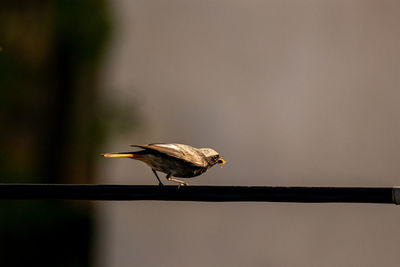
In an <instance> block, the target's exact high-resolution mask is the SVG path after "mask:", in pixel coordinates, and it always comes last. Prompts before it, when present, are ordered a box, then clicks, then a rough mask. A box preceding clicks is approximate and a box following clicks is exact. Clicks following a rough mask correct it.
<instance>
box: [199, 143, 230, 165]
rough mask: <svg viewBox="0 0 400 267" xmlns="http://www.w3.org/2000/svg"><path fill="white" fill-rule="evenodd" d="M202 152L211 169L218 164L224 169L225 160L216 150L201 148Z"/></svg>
mask: <svg viewBox="0 0 400 267" xmlns="http://www.w3.org/2000/svg"><path fill="white" fill-rule="evenodd" d="M200 151H201V152H202V153H203V154H204V156H205V157H206V160H207V162H208V164H209V165H210V167H211V166H214V165H215V164H217V163H219V164H220V166H221V167H222V165H224V164H225V160H224V159H223V158H222V157H221V156H220V155H219V154H218V152H217V151H215V150H214V149H211V148H200Z"/></svg>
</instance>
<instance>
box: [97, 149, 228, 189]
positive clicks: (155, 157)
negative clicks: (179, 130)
mask: <svg viewBox="0 0 400 267" xmlns="http://www.w3.org/2000/svg"><path fill="white" fill-rule="evenodd" d="M130 147H136V148H139V149H141V150H139V151H134V152H111V153H104V154H101V156H103V157H105V158H130V159H135V160H139V161H142V162H144V163H146V164H147V165H148V166H150V168H151V170H152V171H153V173H154V175H155V176H156V178H157V180H158V184H159V186H163V183H162V182H161V180H160V178H159V177H158V174H157V171H159V172H163V173H165V174H166V175H167V176H166V177H165V178H166V179H167V180H168V181H173V182H177V183H179V186H187V185H189V184H188V183H187V182H184V181H182V180H178V179H175V178H172V177H179V178H192V177H196V176H199V175H201V174H203V173H204V172H206V171H207V170H208V169H209V168H211V167H212V166H214V165H215V164H217V163H218V164H220V166H221V168H222V165H224V164H225V163H226V162H225V160H224V159H223V158H222V157H221V156H220V155H219V153H218V152H217V151H215V150H214V149H211V148H195V147H192V146H189V145H184V144H175V143H152V144H148V145H130Z"/></svg>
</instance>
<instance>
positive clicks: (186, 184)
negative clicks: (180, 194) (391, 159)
mask: <svg viewBox="0 0 400 267" xmlns="http://www.w3.org/2000/svg"><path fill="white" fill-rule="evenodd" d="M188 185H189V184H188V183H179V185H178V188H181V186H188Z"/></svg>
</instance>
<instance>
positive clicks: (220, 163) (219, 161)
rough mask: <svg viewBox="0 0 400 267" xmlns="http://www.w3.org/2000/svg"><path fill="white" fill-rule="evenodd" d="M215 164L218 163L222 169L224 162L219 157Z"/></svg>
mask: <svg viewBox="0 0 400 267" xmlns="http://www.w3.org/2000/svg"><path fill="white" fill-rule="evenodd" d="M217 163H219V166H221V169H222V165H224V164H225V163H226V161H225V160H224V159H223V158H221V157H220V158H219V159H218V161H217Z"/></svg>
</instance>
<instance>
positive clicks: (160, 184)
mask: <svg viewBox="0 0 400 267" xmlns="http://www.w3.org/2000/svg"><path fill="white" fill-rule="evenodd" d="M151 170H152V171H153V173H154V175H155V176H156V177H157V180H158V185H159V186H163V183H161V180H160V178H159V177H158V174H157V172H156V171H155V170H154V169H151Z"/></svg>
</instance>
